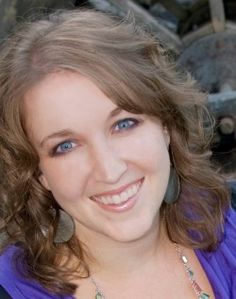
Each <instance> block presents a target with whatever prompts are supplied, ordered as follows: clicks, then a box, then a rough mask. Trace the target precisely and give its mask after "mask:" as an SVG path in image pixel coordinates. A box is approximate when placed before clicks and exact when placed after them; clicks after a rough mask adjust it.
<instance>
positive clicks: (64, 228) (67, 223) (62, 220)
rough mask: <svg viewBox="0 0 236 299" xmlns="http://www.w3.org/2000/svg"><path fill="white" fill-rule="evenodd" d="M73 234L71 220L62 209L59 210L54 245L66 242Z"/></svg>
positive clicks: (73, 227)
mask: <svg viewBox="0 0 236 299" xmlns="http://www.w3.org/2000/svg"><path fill="white" fill-rule="evenodd" d="M74 232H75V223H74V220H73V218H72V217H71V216H70V215H69V214H67V213H66V212H65V211H63V210H62V209H60V210H59V219H58V226H57V230H56V233H55V236H54V239H53V240H54V243H66V242H68V241H69V240H70V239H71V238H72V236H73V234H74Z"/></svg>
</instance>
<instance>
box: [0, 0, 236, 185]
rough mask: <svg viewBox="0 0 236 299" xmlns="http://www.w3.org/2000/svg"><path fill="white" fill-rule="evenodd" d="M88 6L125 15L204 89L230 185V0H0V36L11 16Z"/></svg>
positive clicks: (233, 23)
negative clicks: (149, 33)
mask: <svg viewBox="0 0 236 299" xmlns="http://www.w3.org/2000/svg"><path fill="white" fill-rule="evenodd" d="M79 7H92V8H96V9H98V10H102V11H108V12H112V13H114V14H118V15H120V16H125V15H126V14H127V12H129V11H131V12H132V14H133V15H134V16H135V18H136V20H137V23H140V24H141V25H142V26H144V27H145V28H146V30H149V31H151V32H153V33H154V34H155V35H156V36H157V37H158V38H159V39H160V40H161V41H162V43H163V44H164V45H165V46H167V47H168V48H169V50H170V53H171V54H173V57H174V58H175V59H176V61H177V64H178V65H179V66H180V67H184V68H185V69H187V70H188V71H189V72H190V73H191V74H192V75H193V76H194V77H195V79H196V80H197V81H198V82H199V84H200V86H201V88H202V90H204V91H206V92H208V94H209V96H208V106H209V109H210V110H211V112H212V113H213V114H214V117H215V119H216V127H215V135H214V139H213V141H212V146H211V148H212V152H213V156H212V158H213V159H214V162H215V163H217V164H218V165H219V166H220V167H221V169H222V172H223V173H224V174H225V175H226V176H227V178H228V180H229V181H230V182H231V183H233V184H234V185H235V188H236V1H235V0H224V1H223V0H86V1H85V0H74V1H72V0H55V1H54V0H31V1H30V0H0V42H2V41H3V40H4V39H5V38H6V36H7V34H8V33H9V32H10V31H11V29H12V28H13V27H14V25H15V24H16V22H21V21H24V19H25V18H26V17H29V16H31V15H35V14H38V13H44V12H50V11H53V10H54V9H57V8H67V9H68V8H69V9H74V8H79Z"/></svg>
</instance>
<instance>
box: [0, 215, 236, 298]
mask: <svg viewBox="0 0 236 299" xmlns="http://www.w3.org/2000/svg"><path fill="white" fill-rule="evenodd" d="M16 250H19V249H18V248H17V247H16V246H11V247H9V248H8V249H7V250H6V251H5V252H4V253H3V254H2V255H1V256H0V269H1V271H0V285H2V286H3V287H4V288H5V290H6V291H7V292H8V293H9V294H10V295H11V296H12V298H13V299H32V298H34V299H73V298H74V297H73V296H58V295H54V294H51V293H49V292H48V291H47V290H45V289H44V288H43V287H42V286H41V285H40V284H38V283H37V282H35V281H29V280H26V279H25V278H23V277H22V276H21V275H20V273H19V272H17V270H16V268H15V266H14V263H13V262H12V261H13V259H12V255H13V253H14V252H15V251H16ZM195 252H196V255H197V257H198V259H199V261H200V263H201V264H202V267H203V268H204V270H205V272H206V274H207V276H208V279H209V281H210V283H211V285H212V288H213V290H214V293H215V297H216V299H223V298H224V299H233V298H236V212H235V211H234V210H229V211H228V213H227V216H226V221H225V232H224V237H223V240H222V242H221V243H220V244H219V247H218V248H217V250H216V251H214V252H211V253H209V252H204V251H202V250H196V251H195Z"/></svg>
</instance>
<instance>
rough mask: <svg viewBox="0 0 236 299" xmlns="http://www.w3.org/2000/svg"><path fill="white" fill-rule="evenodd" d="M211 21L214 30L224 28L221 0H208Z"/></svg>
mask: <svg viewBox="0 0 236 299" xmlns="http://www.w3.org/2000/svg"><path fill="white" fill-rule="evenodd" d="M209 5H210V11H211V21H212V25H213V29H214V32H221V31H224V30H225V12H224V5H223V0H209Z"/></svg>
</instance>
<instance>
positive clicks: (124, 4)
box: [106, 0, 182, 51]
mask: <svg viewBox="0 0 236 299" xmlns="http://www.w3.org/2000/svg"><path fill="white" fill-rule="evenodd" d="M106 1H107V2H109V3H110V4H112V5H114V6H115V7H116V8H118V9H119V10H121V11H122V12H123V13H125V14H127V13H128V12H132V13H133V15H134V17H135V19H136V20H137V22H138V23H139V24H142V25H145V28H147V29H149V30H150V31H152V32H154V33H155V34H156V35H157V38H158V39H159V40H160V41H162V42H163V43H164V44H165V45H166V46H167V47H168V48H170V49H174V50H175V51H179V49H180V48H181V46H182V42H181V40H180V38H179V37H178V35H177V34H175V33H174V32H171V31H170V30H169V29H167V28H166V27H164V26H163V25H161V24H160V23H159V22H158V20H157V19H156V18H155V17H153V16H152V15H151V14H150V13H149V12H148V11H147V10H145V9H144V8H142V7H141V6H140V5H137V4H136V3H134V2H133V1H131V0H106Z"/></svg>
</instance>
